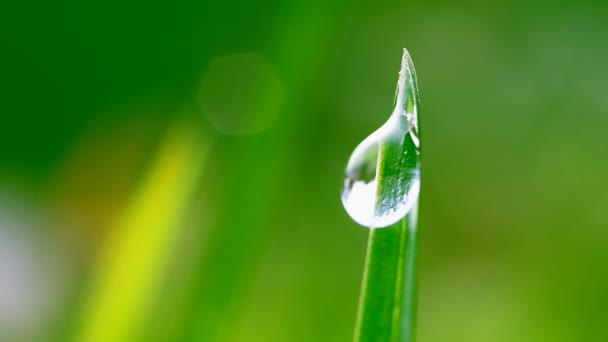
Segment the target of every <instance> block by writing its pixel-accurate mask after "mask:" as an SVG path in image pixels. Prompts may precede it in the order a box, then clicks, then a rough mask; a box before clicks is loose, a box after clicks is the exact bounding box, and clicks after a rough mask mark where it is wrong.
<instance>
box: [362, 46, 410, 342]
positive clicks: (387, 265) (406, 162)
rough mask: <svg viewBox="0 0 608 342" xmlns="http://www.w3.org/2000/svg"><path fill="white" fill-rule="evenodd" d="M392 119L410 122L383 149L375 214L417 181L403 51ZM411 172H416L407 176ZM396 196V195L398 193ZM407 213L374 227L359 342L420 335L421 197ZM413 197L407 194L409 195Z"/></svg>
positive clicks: (406, 340)
mask: <svg viewBox="0 0 608 342" xmlns="http://www.w3.org/2000/svg"><path fill="white" fill-rule="evenodd" d="M396 100H397V101H396V108H395V112H394V113H393V115H397V116H398V117H399V119H400V120H404V119H402V118H403V117H406V118H408V119H407V120H408V121H402V122H407V126H404V127H408V128H407V130H406V132H404V134H403V135H399V136H398V138H397V139H386V140H384V141H383V142H382V143H381V144H380V145H379V151H378V161H377V168H376V179H377V191H376V194H377V195H376V213H377V214H381V213H383V212H386V206H387V203H389V204H388V205H389V206H391V205H392V202H387V201H386V199H390V198H391V197H398V198H401V197H400V196H402V195H401V193H399V192H398V191H399V189H400V187H402V186H403V182H408V184H409V182H415V181H416V180H414V179H413V178H412V177H419V176H420V175H419V173H418V172H419V167H420V164H419V160H420V149H419V139H418V138H419V130H418V125H417V123H418V118H417V116H418V102H419V100H418V89H417V84H416V74H415V71H414V66H413V63H412V61H411V58H410V56H409V54H408V53H407V51H406V50H404V55H403V62H402V66H401V72H400V77H399V82H398V87H397V99H396ZM414 140H417V141H416V142H417V143H416V142H415V141H414ZM407 170H415V171H414V172H413V173H411V174H410V173H409V171H407ZM395 194H398V195H395ZM411 195H412V196H416V197H414V201H415V202H414V204H413V207H412V208H411V209H410V211H409V212H408V213H407V215H406V216H405V217H404V218H403V219H401V220H400V221H398V222H397V223H395V224H393V225H390V226H388V227H385V228H375V229H370V233H369V240H368V245H367V254H366V259H365V266H364V274H363V283H362V287H361V295H360V299H359V311H358V314H357V323H356V327H355V337H354V341H355V342H413V341H415V337H416V290H417V267H416V263H417V256H418V234H417V231H418V198H417V196H418V193H417V192H414V193H412V194H411ZM408 196H409V194H408Z"/></svg>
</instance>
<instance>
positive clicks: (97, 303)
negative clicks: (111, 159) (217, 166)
mask: <svg viewBox="0 0 608 342" xmlns="http://www.w3.org/2000/svg"><path fill="white" fill-rule="evenodd" d="M200 140H201V139H200V137H198V134H196V132H195V131H194V129H192V128H189V127H188V126H187V125H185V124H182V125H178V126H177V127H174V128H173V130H172V131H171V132H170V133H169V135H168V136H167V137H166V139H165V140H164V141H163V142H162V143H161V146H160V151H159V152H158V155H157V156H156V158H155V160H154V161H153V163H152V165H151V167H150V169H149V171H148V172H147V174H146V175H145V177H144V179H143V181H142V183H141V184H140V186H139V188H138V189H137V190H136V192H135V193H134V194H133V197H132V198H131V200H130V201H129V203H128V206H127V208H126V209H125V211H124V212H123V215H122V217H119V219H118V221H117V222H116V225H115V226H114V227H112V232H111V236H109V238H108V241H107V242H106V243H105V245H104V248H103V250H102V252H101V256H100V259H99V264H98V270H97V274H96V275H95V277H94V283H93V285H92V291H91V293H90V297H89V298H90V300H89V301H88V302H87V304H88V306H87V307H86V308H85V314H84V320H83V326H82V330H81V331H80V335H79V336H77V341H83V342H96V341H99V342H102V341H103V342H108V341H112V342H122V341H131V340H133V339H134V338H135V337H136V336H137V334H138V333H139V329H141V328H142V325H143V322H144V321H145V318H146V315H147V313H148V310H149V309H150V302H151V301H152V300H154V297H155V295H156V294H157V293H158V291H159V289H158V288H157V287H158V286H160V285H159V284H162V281H161V280H162V279H163V276H164V275H165V271H166V266H167V261H166V259H167V258H168V257H169V256H170V255H171V252H172V251H173V248H174V247H175V242H176V240H177V235H178V233H179V227H180V224H179V221H180V219H181V218H182V216H183V214H184V212H185V210H186V209H187V208H188V207H189V201H190V198H191V196H192V194H193V192H194V191H193V190H194V188H195V184H196V181H197V179H198V178H199V176H200V171H201V168H202V165H203V162H204V160H205V157H206V155H207V151H208V147H207V146H206V145H205V144H204V142H201V141H200Z"/></svg>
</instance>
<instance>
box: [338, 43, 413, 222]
mask: <svg viewBox="0 0 608 342" xmlns="http://www.w3.org/2000/svg"><path fill="white" fill-rule="evenodd" d="M399 75H400V77H399V82H398V84H397V100H396V106H395V110H394V111H393V113H392V115H391V116H390V118H389V120H388V121H387V122H386V123H385V124H384V125H383V126H382V127H380V129H378V130H377V131H376V132H374V133H373V134H372V135H370V136H369V137H367V138H366V139H365V140H363V142H361V143H360V144H359V146H357V147H356V148H355V150H354V151H353V153H352V155H351V157H350V159H349V161H348V164H347V166H346V177H345V180H344V187H343V189H342V203H343V205H344V208H345V209H346V212H347V213H348V214H349V215H350V216H351V217H352V219H353V220H355V221H356V222H357V223H359V224H361V225H363V226H367V227H370V228H381V227H386V226H389V225H391V224H394V223H396V222H397V221H399V220H400V219H402V218H403V217H404V216H405V215H406V214H407V213H408V212H409V211H410V209H411V208H412V207H413V206H414V204H415V203H416V201H417V200H418V194H419V192H420V140H419V133H418V96H417V89H416V76H415V72H414V68H413V64H412V62H411V59H410V57H409V55H408V53H407V51H404V56H403V61H402V66H401V71H400V73H399Z"/></svg>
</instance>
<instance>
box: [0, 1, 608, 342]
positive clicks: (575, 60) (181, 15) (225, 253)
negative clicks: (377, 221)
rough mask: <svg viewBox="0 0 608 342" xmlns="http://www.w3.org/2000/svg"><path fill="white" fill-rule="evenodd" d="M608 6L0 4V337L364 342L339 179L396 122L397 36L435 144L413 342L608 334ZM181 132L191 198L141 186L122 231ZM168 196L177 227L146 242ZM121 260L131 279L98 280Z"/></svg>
mask: <svg viewBox="0 0 608 342" xmlns="http://www.w3.org/2000/svg"><path fill="white" fill-rule="evenodd" d="M607 9H608V8H607V6H606V5H605V4H603V2H600V1H596V2H585V1H577V2H574V1H571V2H570V1H538V2H529V1H504V2H488V1H462V2H451V1H428V2H427V1H412V2H391V1H372V2H363V1H343V0H338V1H332V0H330V1H318V0H312V1H311V0H306V1H304V0H294V1H289V2H277V1H268V2H230V1H226V2H210V1H199V2H185V1H175V2H165V3H161V2H156V1H127V2H125V1H116V0H110V1H95V2H88V3H83V2H72V3H68V2H62V1H60V2H34V3H32V2H15V3H5V4H2V5H1V8H0V44H1V46H2V50H1V54H0V339H1V340H7V341H86V340H87V338H84V337H82V336H86V335H87V333H88V334H89V335H88V336H92V337H91V338H90V339H88V340H91V341H94V340H100V341H102V340H103V339H102V338H101V337H99V336H98V335H97V334H96V331H104V332H105V333H108V334H110V335H111V334H112V331H117V334H118V335H116V336H122V337H120V338H115V339H114V340H124V341H138V340H141V341H222V342H224V341H268V342H269V341H292V342H295V341H348V340H350V339H351V338H352V332H353V327H354V320H355V314H356V306H357V300H358V292H359V286H360V281H361V272H362V266H363V258H364V254H365V244H366V239H367V230H366V229H365V228H362V227H359V226H357V225H356V224H355V223H354V222H353V221H352V220H350V219H349V217H348V216H347V215H346V213H345V211H344V210H343V208H342V205H341V203H340V198H339V197H340V196H339V194H340V187H341V184H342V182H343V178H342V177H343V172H344V167H345V165H346V161H347V160H348V157H349V155H350V153H351V152H352V150H353V149H354V147H355V146H356V145H357V144H358V143H359V142H360V141H361V140H363V139H364V138H365V137H366V136H367V135H368V134H369V133H371V132H372V131H374V130H375V129H376V128H378V127H379V126H380V125H381V124H382V123H383V122H384V121H385V120H386V119H387V118H388V116H389V114H390V111H391V109H392V104H393V99H394V88H395V85H396V80H397V71H398V70H399V65H400V59H401V49H402V48H403V47H406V48H407V49H408V50H409V52H410V53H411V55H412V58H413V60H414V63H415V65H416V71H417V74H418V85H419V88H420V89H419V90H420V97H421V113H420V121H421V126H422V145H423V152H424V155H423V157H422V159H423V166H422V168H423V169H422V193H421V206H420V210H421V211H420V229H421V231H420V234H421V245H420V288H419V291H420V292H419V294H420V296H419V316H418V317H419V332H418V335H419V340H420V341H423V342H433V341H437V342H445V341H469V342H474V341H480V342H482V341H483V342H486V341H492V342H501V341H518V342H525V341H530V342H534V341H552V342H559V341H586V342H592V341H605V339H606V336H608V327H607V325H606V322H607V321H608V313H607V311H606V310H607V309H606V307H607V304H608V275H607V272H606V271H607V269H608V229H607V227H608V219H607V215H606V212H607V211H606V207H607V205H608V195H607V194H606V191H605V188H606V184H607V182H606V175H607V174H608V170H607V169H608V153H607V152H608V135H607V133H606V127H608V97H607V96H606V93H605V92H606V89H608V81H607V80H608V68H607V67H606V61H607V60H608V44H606V37H608V24H607V19H608V11H607ZM235 56H236V57H235ZM222 63H223V64H222ZM175 127H177V128H175ZM172 132H173V133H172ZM175 132H177V133H175ZM184 132H185V133H184ZM176 136H177V137H178V138H179V137H182V136H185V138H184V139H185V140H186V141H192V142H191V144H186V146H187V147H185V148H186V149H191V150H193V151H194V152H191V153H190V154H188V153H186V154H187V157H185V159H184V160H186V161H185V162H183V163H191V164H194V165H197V166H199V168H198V169H196V171H193V176H192V177H191V179H190V178H187V177H185V176H184V177H183V179H187V181H186V180H184V181H183V182H182V177H181V176H180V175H182V173H179V172H177V173H175V177H173V176H171V177H169V179H171V180H174V181H176V182H178V184H180V185H179V186H177V187H178V188H179V189H181V190H184V189H186V190H188V191H191V194H188V195H184V198H186V199H185V200H183V201H181V200H179V198H178V197H179V196H178V195H175V192H173V191H172V188H171V187H169V188H167V189H168V190H167V189H165V188H162V189H164V190H162V189H161V190H162V191H161V190H159V191H161V193H162V195H161V196H158V198H157V197H148V196H146V195H142V197H143V198H148V199H150V203H151V204H150V206H152V208H153V209H154V210H147V209H143V210H142V212H144V213H145V215H143V216H145V219H148V220H150V222H152V223H141V222H146V221H145V219H144V218H141V219H140V220H137V219H136V220H135V221H134V222H135V223H130V224H128V223H127V224H124V225H121V224H120V223H116V222H123V219H122V218H123V217H125V215H126V216H128V215H129V214H128V213H130V212H131V211H130V210H132V211H135V210H136V209H133V204H132V203H133V202H137V199H133V198H138V197H137V196H136V195H134V194H136V193H137V191H138V190H137V189H139V188H140V187H143V188H146V189H152V190H151V191H154V190H155V189H156V186H157V184H156V183H155V182H154V181H152V182H151V183H146V181H145V179H146V175H148V174H149V173H150V172H151V171H150V170H154V169H155V167H160V168H162V167H163V165H165V164H164V163H162V162H161V163H160V166H159V163H158V162H155V161H157V160H159V159H158V155H159V154H162V153H161V152H159V151H162V150H163V148H164V147H163V146H167V145H171V143H170V141H172V140H171V139H173V138H171V137H176ZM192 136H194V138H192ZM167 141H169V142H167ZM192 144H193V145H192ZM197 144H200V146H198V145H197ZM194 145H197V146H195V147H192V146H194ZM171 146H172V145H171ZM199 147H200V149H201V152H200V153H199V152H198V150H197V149H198V148H199ZM169 150H170V151H173V150H171V149H170V148H169ZM168 155H170V156H173V155H174V154H173V153H168ZM175 155H177V154H175ZM203 156H204V157H203ZM176 158H177V157H176ZM160 160H161V161H162V160H163V159H162V158H161V159H160ZM177 163H178V164H179V162H177ZM180 165H181V164H180ZM184 172H185V171H184ZM152 179H154V178H152ZM180 182H181V183H180ZM142 184H144V185H142ZM146 184H147V185H146ZM158 187H159V189H160V187H161V186H160V185H158ZM186 192H187V191H186ZM144 193H145V192H144ZM135 207H136V206H135ZM145 208H148V207H145ZM167 208H176V209H175V210H177V212H178V213H179V215H177V216H176V217H175V218H174V219H172V221H171V222H172V223H171V224H168V225H167V226H170V230H167V231H169V233H167V231H165V233H163V232H162V231H158V232H156V233H154V232H149V231H147V230H146V229H147V226H146V225H147V224H155V223H158V222H160V221H159V220H157V218H158V217H161V216H162V213H163V212H164V210H167V211H168V210H169V209H167ZM178 216H179V217H178ZM125 227H126V228H125ZM121 229H122V230H124V231H121ZM125 231H130V232H135V233H132V234H133V237H131V238H124V236H126V235H127V234H123V233H124V232H125ZM121 237H123V238H124V241H128V242H124V244H122V243H123V242H120V241H123V240H121ZM140 239H141V240H140ZM155 239H157V240H155ZM117 241H119V242H117ZM149 241H160V242H159V243H160V244H162V246H165V247H163V248H165V249H163V248H159V249H155V248H152V247H150V248H148V247H149V245H147V242H149ZM115 246H122V247H116V249H114V247H115ZM146 246H148V247H146ZM121 248H122V249H121ZM161 249H162V251H161ZM120 251H122V252H120ZM127 252H128V253H127ZM121 253H123V254H121ZM129 253H130V254H129ZM123 255H130V256H131V257H129V258H127V257H125V258H123V257H122V256H123ZM113 256H115V257H116V258H118V259H120V260H119V261H116V262H115V263H114V264H112V263H110V265H119V266H117V267H122V269H125V270H127V273H128V274H127V276H125V275H124V274H122V273H120V272H114V269H113V267H111V266H109V268H108V269H106V270H105V271H100V269H102V268H103V267H100V266H99V265H100V263H101V264H103V261H100V260H106V259H112V257H113ZM104 258H105V259H104ZM137 260H148V261H149V262H150V263H149V265H152V266H150V267H151V268H149V269H146V270H147V271H145V272H143V271H142V272H143V273H142V274H144V276H141V277H138V276H135V274H139V273H138V272H139V271H140V269H139V268H138V267H141V264H139V263H138V262H139V261H137ZM150 260H152V261H150ZM103 272H105V273H103ZM100 273H103V274H109V276H108V277H110V278H112V279H114V281H115V282H116V283H115V285H114V287H110V286H108V285H107V283H105V282H104V281H103V280H101V281H100V280H99V279H106V278H104V276H100V275H99V274H100ZM131 273H132V274H131ZM129 274H131V275H129ZM150 275H153V276H150ZM137 279H139V280H137ZM104 284H105V285H104ZM113 284H114V283H113ZM99 288H101V289H102V290H95V289H99ZM104 289H105V290H104ZM100 291H101V292H100ZM104 291H105V292H104ZM99 293H105V295H103V296H105V297H103V296H102V295H99ZM133 293H136V294H142V293H144V294H145V296H143V297H142V298H145V299H143V300H141V301H129V298H133V296H132V295H131V294H133ZM96 296H97V297H99V298H102V299H99V298H97V297H96ZM96 298H97V299H96ZM125 298H127V299H126V302H125ZM96 300H98V301H100V302H103V303H104V304H103V305H105V306H106V307H105V309H99V308H97V309H96V307H97V306H96V304H91V303H96ZM99 305H100V306H99V307H102V306H103V305H101V304H99ZM95 310H100V311H99V312H101V313H100V314H99V315H100V316H99V317H102V318H101V319H100V318H95V317H96V316H95V314H92V313H91V312H92V311H95ZM104 310H105V311H104ZM129 310H131V311H129ZM125 312H127V313H125ZM125 317H127V318H128V319H124V318H125ZM92 322H93V323H92ZM91 327H93V328H91ZM95 327H97V328H95ZM96 329H97V330H96Z"/></svg>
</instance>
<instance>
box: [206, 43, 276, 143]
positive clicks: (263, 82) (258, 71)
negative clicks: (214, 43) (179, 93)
mask: <svg viewBox="0 0 608 342" xmlns="http://www.w3.org/2000/svg"><path fill="white" fill-rule="evenodd" d="M283 94H284V91H283V85H282V83H281V80H280V77H279V74H278V73H277V72H276V70H275V69H274V68H273V66H272V65H271V64H270V63H268V61H267V60H266V59H265V58H264V57H263V56H261V55H260V54H257V53H247V54H237V55H229V56H223V57H219V58H217V59H215V60H213V61H212V62H211V64H210V65H209V67H208V68H207V70H206V72H205V73H204V75H203V79H202V83H201V90H200V97H199V101H200V106H201V108H202V110H203V112H204V113H205V115H206V116H207V118H208V119H209V121H210V122H211V124H212V125H213V127H214V128H215V129H216V130H217V131H218V132H220V133H223V134H250V133H259V132H262V131H264V130H267V129H269V128H270V127H272V125H273V123H274V122H275V120H276V118H277V116H278V114H279V111H280V110H281V105H282V102H283Z"/></svg>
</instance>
